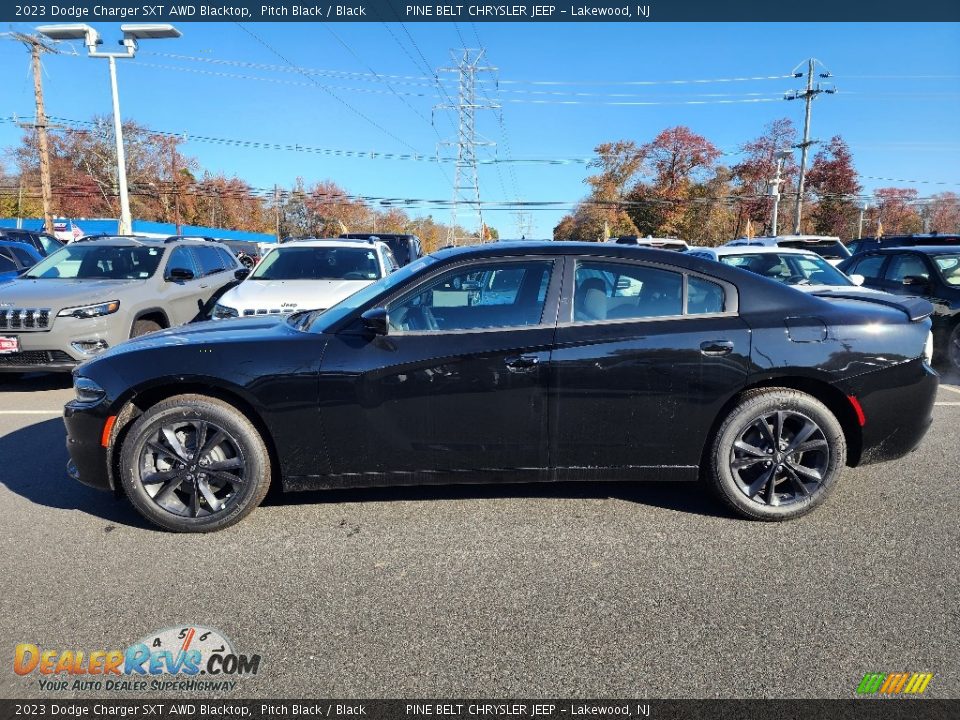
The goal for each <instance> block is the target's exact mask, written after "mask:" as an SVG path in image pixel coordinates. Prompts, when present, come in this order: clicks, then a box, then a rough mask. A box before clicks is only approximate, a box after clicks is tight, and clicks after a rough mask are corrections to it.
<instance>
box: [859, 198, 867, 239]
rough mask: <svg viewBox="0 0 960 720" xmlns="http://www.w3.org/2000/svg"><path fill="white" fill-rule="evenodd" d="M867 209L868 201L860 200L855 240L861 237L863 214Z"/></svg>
mask: <svg viewBox="0 0 960 720" xmlns="http://www.w3.org/2000/svg"><path fill="white" fill-rule="evenodd" d="M869 209H870V203H869V202H867V201H866V200H863V201H861V202H860V220H859V221H858V222H857V240H859V239H860V238H862V237H863V214H864V213H865V212H866V211H867V210H869Z"/></svg>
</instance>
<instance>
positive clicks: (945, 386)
mask: <svg viewBox="0 0 960 720" xmlns="http://www.w3.org/2000/svg"><path fill="white" fill-rule="evenodd" d="M940 387H941V388H942V389H944V390H949V391H950V392H955V393H960V388H958V387H954V386H953V385H940Z"/></svg>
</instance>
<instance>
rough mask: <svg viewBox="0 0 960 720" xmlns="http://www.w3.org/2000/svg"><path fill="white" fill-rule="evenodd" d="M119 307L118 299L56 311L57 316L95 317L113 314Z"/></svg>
mask: <svg viewBox="0 0 960 720" xmlns="http://www.w3.org/2000/svg"><path fill="white" fill-rule="evenodd" d="M119 309H120V301H119V300H110V301H109V302H105V303H98V304H96V305H82V306H80V307H72V308H64V309H63V310H61V311H60V312H58V313H57V317H75V318H95V317H100V316H102V315H113V313H115V312H116V311H117V310H119Z"/></svg>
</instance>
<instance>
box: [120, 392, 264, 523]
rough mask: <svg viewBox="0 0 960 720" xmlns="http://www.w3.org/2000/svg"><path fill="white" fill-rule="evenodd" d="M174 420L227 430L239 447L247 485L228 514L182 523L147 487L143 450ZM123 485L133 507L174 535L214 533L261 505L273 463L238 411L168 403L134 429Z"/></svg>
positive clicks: (123, 456)
mask: <svg viewBox="0 0 960 720" xmlns="http://www.w3.org/2000/svg"><path fill="white" fill-rule="evenodd" d="M172 420H208V421H210V422H212V423H214V424H216V425H219V426H220V427H222V428H223V429H224V430H226V431H227V432H228V433H229V434H230V435H231V436H232V439H233V440H234V441H235V442H236V443H237V444H238V446H239V450H240V452H241V454H242V455H243V459H244V470H245V472H244V477H245V479H246V482H245V483H244V484H243V486H242V488H241V489H240V493H239V497H238V498H237V499H236V500H235V501H234V502H233V503H232V504H231V506H230V507H229V508H228V509H227V510H225V511H222V512H218V513H215V514H213V515H210V516H207V517H202V518H186V517H182V516H179V515H175V514H173V513H170V512H168V511H166V510H164V509H163V508H161V507H159V506H158V505H157V504H156V503H155V502H154V501H153V499H152V497H151V496H150V494H149V493H148V492H147V491H146V489H145V488H144V487H143V484H142V483H141V482H140V455H141V453H142V450H143V447H144V445H145V444H146V442H147V440H148V439H149V438H150V437H152V436H153V434H154V433H155V432H157V430H158V429H159V428H160V426H161V425H164V424H166V423H169V422H170V421H172ZM120 480H121V484H122V485H123V490H124V492H125V493H126V495H127V497H128V498H129V499H130V502H131V503H133V505H134V507H136V509H137V510H138V511H139V512H140V513H141V514H142V515H143V516H144V517H146V518H147V519H148V520H150V521H151V522H153V523H155V524H157V525H159V526H160V527H163V528H165V529H167V530H172V531H174V532H211V531H214V530H221V529H223V528H226V527H229V526H230V525H233V524H235V523H237V522H239V521H240V520H241V519H243V518H244V517H246V515H248V514H249V513H250V512H252V511H253V509H254V508H256V507H257V505H259V504H260V502H261V501H262V500H263V496H264V495H265V494H266V491H267V489H268V487H269V484H270V461H269V456H268V454H267V450H266V447H265V446H264V443H263V439H262V438H261V437H260V434H259V433H258V432H257V430H256V428H254V427H253V425H252V424H251V423H250V421H249V420H247V418H246V417H245V416H243V415H242V414H240V413H239V412H238V411H236V410H233V409H232V408H230V407H229V406H227V405H221V404H213V403H207V402H203V401H195V400H190V401H180V402H175V403H171V402H166V403H161V404H160V405H157V406H154V407H153V408H151V409H150V410H148V411H147V412H146V413H144V414H143V415H142V416H141V417H140V418H138V419H137V421H136V422H135V423H134V424H133V426H132V427H131V429H130V432H129V433H128V434H127V436H126V438H125V440H124V443H123V447H122V448H121V453H120Z"/></svg>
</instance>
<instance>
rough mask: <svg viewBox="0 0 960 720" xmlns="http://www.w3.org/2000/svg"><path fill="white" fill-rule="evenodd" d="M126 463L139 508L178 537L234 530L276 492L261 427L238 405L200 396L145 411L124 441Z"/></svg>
mask: <svg viewBox="0 0 960 720" xmlns="http://www.w3.org/2000/svg"><path fill="white" fill-rule="evenodd" d="M120 463H121V467H120V470H121V472H120V474H121V482H122V484H123V489H124V490H125V491H126V494H127V496H128V497H129V498H130V501H131V502H132V503H133V505H134V507H136V508H137V510H138V511H139V512H140V513H141V514H142V515H143V516H144V517H145V518H147V519H148V520H150V521H151V522H153V523H156V524H157V525H159V526H161V527H163V528H166V529H167V530H172V531H174V532H211V531H213V530H222V529H223V528H226V527H229V526H230V525H233V524H234V523H237V522H239V521H240V520H242V519H243V518H244V517H246V516H247V515H248V514H249V513H250V512H252V511H253V509H254V508H256V507H257V506H258V505H259V504H260V503H261V502H262V501H263V498H264V496H265V495H266V493H267V490H268V489H269V487H270V456H269V453H268V452H267V448H266V445H265V444H264V442H263V438H262V437H261V436H260V433H259V432H258V431H257V429H256V427H254V425H253V423H251V422H250V420H249V419H248V418H247V417H246V416H245V415H244V414H243V413H241V412H240V411H239V410H237V409H236V408H235V407H233V406H232V405H229V404H228V403H225V402H222V401H220V400H217V399H214V398H209V397H205V396H201V395H180V396H177V397H173V398H170V399H169V400H165V401H163V402H161V403H158V404H157V405H155V406H153V407H152V408H150V409H149V410H147V412H145V413H144V414H143V415H142V416H140V418H138V419H137V421H136V422H135V423H134V424H133V427H131V429H130V432H129V433H128V435H127V437H126V439H125V440H124V443H123V447H122V449H121V455H120Z"/></svg>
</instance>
